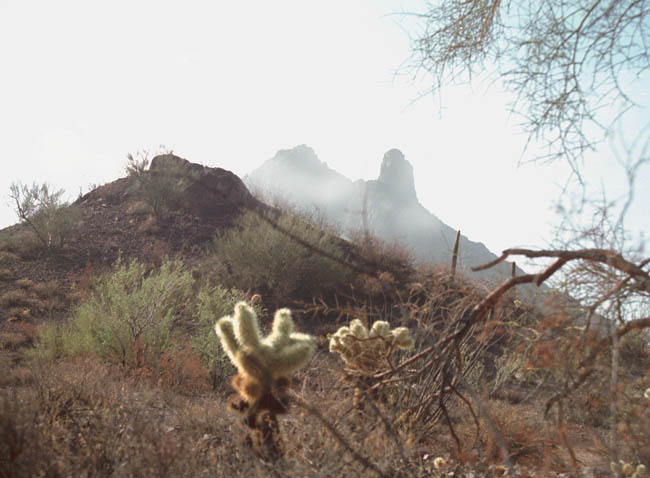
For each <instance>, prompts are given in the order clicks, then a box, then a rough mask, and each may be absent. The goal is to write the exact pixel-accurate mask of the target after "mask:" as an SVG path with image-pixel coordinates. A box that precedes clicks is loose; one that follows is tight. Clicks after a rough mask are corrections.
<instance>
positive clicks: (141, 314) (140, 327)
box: [37, 259, 194, 366]
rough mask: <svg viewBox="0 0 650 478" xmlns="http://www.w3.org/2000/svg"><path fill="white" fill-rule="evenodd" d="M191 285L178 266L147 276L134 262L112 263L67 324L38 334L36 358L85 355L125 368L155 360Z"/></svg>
mask: <svg viewBox="0 0 650 478" xmlns="http://www.w3.org/2000/svg"><path fill="white" fill-rule="evenodd" d="M193 283H194V280H193V279H192V275H191V273H190V272H189V271H187V270H186V268H185V267H184V266H183V264H182V263H181V262H180V261H171V260H168V261H166V262H165V263H163V265H162V266H161V267H160V268H159V269H156V270H153V271H151V272H149V273H147V269H146V267H145V266H144V265H143V264H140V263H138V262H137V261H135V260H133V261H131V262H129V263H128V264H127V263H123V262H122V261H121V259H118V262H117V263H116V264H115V267H114V270H113V271H112V272H111V273H109V274H106V275H104V276H101V277H100V278H99V279H98V281H97V283H96V285H95V288H94V291H93V294H92V295H91V297H90V298H89V299H87V300H86V301H85V302H83V303H82V304H80V305H79V306H78V307H77V309H76V310H75V313H74V316H73V317H72V318H71V320H70V321H69V323H68V324H67V325H64V326H61V327H59V328H45V329H44V330H43V331H42V333H41V334H39V340H38V348H40V349H41V350H39V351H38V352H37V355H42V356H46V357H47V356H59V355H77V354H80V353H90V354H95V355H99V356H102V357H106V358H108V359H110V360H113V361H116V362H119V363H121V364H123V365H127V366H137V365H140V364H141V363H142V360H144V359H146V358H147V357H150V356H160V355H161V354H162V353H163V352H164V351H165V350H166V349H168V348H169V347H170V345H171V341H170V338H171V331H172V328H173V326H174V321H175V319H176V318H177V316H178V315H179V314H180V313H181V312H183V311H185V310H186V309H187V308H188V306H189V300H190V297H191V295H192V289H193Z"/></svg>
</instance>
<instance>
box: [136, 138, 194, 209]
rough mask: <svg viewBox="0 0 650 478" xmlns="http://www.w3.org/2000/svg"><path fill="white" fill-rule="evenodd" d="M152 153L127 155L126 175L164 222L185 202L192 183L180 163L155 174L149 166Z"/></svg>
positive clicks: (188, 173) (187, 172) (156, 171)
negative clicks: (184, 199) (186, 192)
mask: <svg viewBox="0 0 650 478" xmlns="http://www.w3.org/2000/svg"><path fill="white" fill-rule="evenodd" d="M150 164H151V160H150V158H149V153H148V152H146V151H142V152H139V153H137V154H136V155H135V156H133V155H132V154H128V155H127V165H126V172H127V173H128V175H129V177H130V178H132V179H133V180H134V182H135V184H136V185H137V187H138V193H139V194H140V195H141V197H142V199H143V200H144V202H145V203H146V204H147V206H148V207H149V208H150V210H151V212H152V213H153V215H154V217H155V218H156V220H157V221H164V220H166V219H167V218H168V216H169V215H170V214H171V213H172V212H173V211H175V210H177V209H178V208H179V207H180V206H181V205H182V202H183V195H184V193H185V189H186V188H187V186H188V184H189V183H190V182H191V181H192V176H191V174H190V172H189V171H187V170H185V169H183V168H182V167H180V166H179V165H178V164H177V163H166V164H165V167H164V168H158V169H156V170H155V171H153V170H151V168H150V167H149V166H150Z"/></svg>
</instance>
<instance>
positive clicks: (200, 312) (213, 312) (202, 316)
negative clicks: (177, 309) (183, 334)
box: [193, 285, 246, 387]
mask: <svg viewBox="0 0 650 478" xmlns="http://www.w3.org/2000/svg"><path fill="white" fill-rule="evenodd" d="M245 296H246V294H245V293H244V292H242V291H240V290H237V289H226V288H224V287H222V286H220V285H216V286H214V287H207V286H206V287H202V288H201V289H200V290H199V292H198V294H197V296H196V301H197V319H198V320H197V331H196V333H195V335H194V338H193V348H194V350H195V351H196V352H197V353H198V354H199V355H200V357H201V359H202V360H203V362H204V363H205V364H206V365H207V366H208V369H209V370H210V374H211V377H212V381H213V387H216V385H217V379H218V378H221V379H224V378H225V377H226V376H229V375H232V372H234V370H235V369H234V367H233V366H232V364H231V362H230V360H228V357H227V355H226V354H225V352H224V350H223V349H222V348H221V347H219V346H218V345H217V343H216V340H215V339H216V336H215V332H214V324H215V320H216V318H218V317H223V316H225V315H227V314H229V313H230V311H232V310H233V309H234V308H235V305H236V304H237V303H238V302H240V301H242V300H244V299H245Z"/></svg>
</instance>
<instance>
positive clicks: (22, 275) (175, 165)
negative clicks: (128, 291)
mask: <svg viewBox="0 0 650 478" xmlns="http://www.w3.org/2000/svg"><path fill="white" fill-rule="evenodd" d="M169 171H173V177H166V176H165V174H167V173H168V172H169ZM143 174H144V175H146V177H147V178H153V179H155V178H159V179H161V182H159V183H158V187H160V188H165V187H166V188H171V189H175V190H176V191H177V193H178V194H177V197H176V201H175V202H174V203H173V204H172V203H171V202H170V203H169V210H168V211H167V213H168V214H167V215H166V217H165V218H158V219H156V218H154V217H153V216H152V214H151V208H150V207H149V205H147V204H146V203H145V202H146V201H144V200H143V197H144V196H143V193H144V191H142V186H141V185H138V184H137V182H136V181H134V179H133V178H131V177H125V178H120V179H117V180H115V181H113V182H110V183H107V184H105V185H103V186H100V187H98V188H96V189H94V190H93V191H91V192H89V193H87V194H85V195H83V196H82V197H80V198H78V199H77V200H76V201H75V202H74V204H72V205H71V207H72V208H75V210H76V211H77V213H78V221H77V222H78V227H76V228H75V230H74V232H71V233H70V235H69V238H68V239H67V241H66V243H65V245H64V246H63V247H57V248H56V251H48V250H46V249H44V248H43V247H42V245H41V244H39V243H38V241H37V240H36V238H35V237H34V234H33V232H32V230H31V229H30V228H29V226H28V225H27V224H16V225H14V226H11V227H8V228H5V229H3V230H0V297H4V298H5V299H7V297H9V295H10V294H13V295H16V294H17V293H16V292H15V290H14V289H15V284H16V281H27V282H24V283H25V284H26V286H27V285H29V284H32V283H33V284H36V285H38V286H39V287H40V289H43V290H44V291H45V292H46V293H45V294H41V295H43V297H28V294H22V295H21V296H16V297H15V298H12V299H11V300H8V299H7V300H4V302H0V319H5V318H8V319H12V318H13V319H17V318H18V319H23V318H24V319H29V318H30V317H32V316H34V317H36V316H42V315H43V314H44V312H47V314H46V315H48V316H49V317H52V318H57V317H60V316H63V315H64V314H65V313H66V312H67V311H68V310H69V307H70V305H71V304H72V303H74V302H75V300H76V298H77V297H76V295H77V294H78V291H79V286H80V285H81V286H82V287H83V286H84V285H87V283H88V282H91V281H92V280H93V278H94V277H95V276H96V275H97V274H98V273H99V272H100V271H101V270H103V269H104V268H106V267H108V266H110V265H111V264H113V263H114V262H115V261H116V260H117V258H118V256H120V255H121V256H122V257H123V258H124V259H126V260H128V259H130V258H138V259H139V260H140V261H142V262H144V263H146V264H149V265H151V266H155V265H159V264H160V262H161V261H162V260H163V259H164V258H165V257H166V256H177V257H181V258H183V259H184V260H185V261H187V262H188V263H190V264H191V263H194V262H196V261H197V260H199V259H200V257H201V256H202V254H203V253H204V250H205V247H206V245H207V244H209V243H210V241H211V240H212V238H213V237H214V235H215V233H216V232H217V231H219V230H222V229H224V228H228V227H230V226H231V225H232V224H233V222H234V220H236V219H237V217H239V215H240V214H241V213H242V212H243V211H244V210H247V209H251V208H258V209H260V208H261V209H264V208H266V207H267V206H265V205H264V204H262V203H260V202H259V201H258V200H256V199H255V198H254V197H253V196H252V195H251V194H250V193H249V192H248V189H247V188H246V186H245V185H244V183H243V182H242V180H241V179H240V178H239V177H237V176H236V175H235V174H233V173H231V172H230V171H226V170H224V169H221V168H209V167H205V166H202V165H199V164H194V163H190V162H189V161H187V160H185V159H182V158H179V157H177V156H174V155H161V156H158V157H156V158H154V159H153V161H152V162H151V166H150V168H149V169H148V170H147V171H145V172H144V173H143ZM154 184H155V183H154ZM154 193H156V194H160V195H161V196H162V197H165V196H167V200H169V194H170V193H171V191H169V190H165V189H163V190H161V191H158V192H155V191H154ZM32 295H33V294H32ZM5 296H7V297H5Z"/></svg>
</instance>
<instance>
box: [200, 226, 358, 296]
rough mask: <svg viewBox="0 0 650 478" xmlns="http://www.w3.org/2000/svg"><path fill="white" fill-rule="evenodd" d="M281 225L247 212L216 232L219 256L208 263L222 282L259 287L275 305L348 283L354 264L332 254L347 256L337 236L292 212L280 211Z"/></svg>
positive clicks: (329, 291)
mask: <svg viewBox="0 0 650 478" xmlns="http://www.w3.org/2000/svg"><path fill="white" fill-rule="evenodd" d="M277 225H278V226H279V227H278V228H276V227H274V226H273V225H272V224H270V223H269V222H268V221H265V220H264V219H262V218H260V217H259V216H257V215H256V214H254V213H247V214H244V215H243V216H241V217H240V219H239V220H238V221H237V223H236V224H235V226H234V227H233V228H231V229H228V230H226V231H225V232H223V233H222V234H220V235H218V236H217V237H215V239H214V248H213V250H214V254H213V258H214V260H213V261H208V265H209V267H211V268H213V270H212V273H214V274H216V276H217V278H218V282H221V283H224V284H226V285H228V286H229V287H235V288H237V289H240V290H248V291H251V292H254V293H259V294H261V295H262V297H264V299H265V302H266V303H267V304H269V305H274V306H284V305H286V304H288V303H289V302H290V301H292V300H296V299H304V300H308V299H311V298H312V297H318V296H321V295H326V294H328V293H333V292H337V291H341V290H342V289H344V288H345V287H347V285H348V284H349V282H350V280H351V278H352V273H351V269H349V268H348V267H347V266H345V265H343V264H341V263H340V262H337V261H336V260H333V259H331V258H330V257H336V258H340V259H343V257H344V254H343V251H342V249H341V247H340V246H339V245H338V243H337V242H336V238H335V237H334V236H332V235H330V234H327V233H326V232H324V231H322V230H320V229H316V228H314V227H311V226H310V225H308V224H306V223H305V222H303V221H301V220H300V219H298V218H295V217H292V216H288V215H282V216H280V217H279V218H278V219H277ZM283 231H287V232H289V233H290V234H291V235H293V236H296V237H298V238H300V239H301V240H302V241H304V242H305V243H306V244H308V245H309V247H306V246H305V245H303V244H301V243H300V242H298V241H295V240H294V239H292V238H291V237H290V236H288V235H287V234H285V233H284V232H283ZM321 252H324V253H325V254H326V255H324V254H322V253H321ZM327 256H330V257H327Z"/></svg>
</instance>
